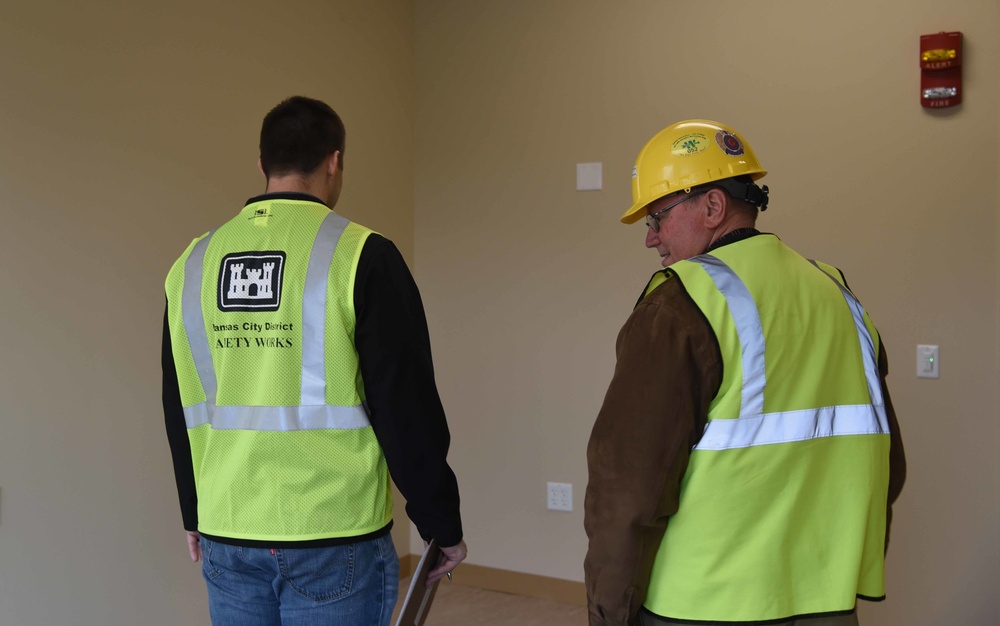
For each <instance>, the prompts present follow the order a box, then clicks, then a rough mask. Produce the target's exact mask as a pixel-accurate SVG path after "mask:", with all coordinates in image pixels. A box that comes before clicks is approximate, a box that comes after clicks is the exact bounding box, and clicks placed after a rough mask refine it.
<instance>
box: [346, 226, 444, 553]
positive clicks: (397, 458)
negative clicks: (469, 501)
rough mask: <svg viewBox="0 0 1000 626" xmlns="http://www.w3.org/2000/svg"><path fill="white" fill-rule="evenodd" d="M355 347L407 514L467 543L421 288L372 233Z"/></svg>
mask: <svg viewBox="0 0 1000 626" xmlns="http://www.w3.org/2000/svg"><path fill="white" fill-rule="evenodd" d="M354 299H355V311H356V315H357V325H356V330H355V340H354V341H355V347H356V348H357V350H358V357H359V359H360V365H361V376H362V379H363V380H364V388H365V396H366V401H367V403H368V408H369V411H370V413H371V422H372V427H373V429H374V430H375V436H376V437H377V438H378V441H379V445H381V447H382V451H383V453H384V454H385V458H386V462H387V463H388V466H389V472H390V474H391V475H392V479H393V482H395V483H396V486H397V487H398V488H399V491H400V493H402V494H403V497H404V498H405V499H406V513H407V515H408V516H409V518H410V519H411V520H412V521H413V523H414V524H415V525H416V526H417V530H418V531H419V532H420V536H421V537H423V538H424V539H425V540H429V539H436V540H437V541H438V543H439V544H440V545H442V546H445V547H447V546H453V545H455V544H457V543H459V542H460V541H461V540H462V520H461V515H460V513H459V494H458V482H457V481H456V479H455V474H454V472H452V470H451V467H450V466H449V465H448V460H447V456H448V448H449V445H450V443H451V436H450V433H449V431H448V423H447V421H446V418H445V413H444V408H443V407H442V406H441V400H440V398H439V397H438V391H437V386H436V385H435V383H434V368H433V364H432V361H431V346H430V336H429V333H428V330H427V320H426V317H425V316H424V309H423V303H422V302H421V300H420V293H419V292H418V291H417V285H416V283H415V282H414V281H413V276H412V275H411V274H410V271H409V269H408V268H407V266H406V262H405V261H404V260H403V257H402V255H400V253H399V250H397V249H396V246H395V245H394V244H393V243H392V242H391V241H389V240H387V239H385V238H383V237H381V236H379V235H374V234H373V235H370V236H369V237H368V240H367V241H366V242H365V246H364V249H363V250H362V252H361V258H360V260H359V264H358V271H357V278H356V281H355V292H354Z"/></svg>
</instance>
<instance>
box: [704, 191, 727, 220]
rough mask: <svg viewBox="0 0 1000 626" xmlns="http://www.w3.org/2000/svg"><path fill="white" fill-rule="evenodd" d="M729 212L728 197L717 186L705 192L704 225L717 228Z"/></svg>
mask: <svg viewBox="0 0 1000 626" xmlns="http://www.w3.org/2000/svg"><path fill="white" fill-rule="evenodd" d="M728 212H729V197H728V196H727V195H726V192H724V191H722V190H721V189H718V188H713V189H709V190H708V191H706V192H705V226H706V227H707V228H717V227H718V226H719V224H721V223H722V222H723V221H724V220H725V219H726V214H727V213H728Z"/></svg>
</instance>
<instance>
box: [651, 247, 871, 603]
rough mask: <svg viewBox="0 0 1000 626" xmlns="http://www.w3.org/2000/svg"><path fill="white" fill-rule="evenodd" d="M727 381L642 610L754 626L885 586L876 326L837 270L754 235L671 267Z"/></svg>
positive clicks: (663, 276)
mask: <svg viewBox="0 0 1000 626" xmlns="http://www.w3.org/2000/svg"><path fill="white" fill-rule="evenodd" d="M671 279H673V280H676V279H679V280H681V281H682V283H683V285H684V288H685V289H686V291H687V292H688V293H689V294H690V295H691V297H692V298H693V299H694V301H695V303H696V304H697V305H698V307H699V308H700V309H701V310H702V312H703V313H704V314H705V316H706V318H707V319H708V321H709V323H710V324H711V326H712V329H713V330H714V332H715V335H716V337H717V339H718V341H719V345H720V349H721V353H722V357H723V377H722V383H721V386H720V389H719V391H718V394H717V395H716V397H715V398H714V400H713V401H712V403H711V405H710V408H709V413H708V425H707V426H706V429H705V433H704V435H703V437H702V439H701V441H700V442H699V444H698V445H697V446H696V447H695V448H694V450H693V451H692V452H691V457H690V464H689V467H688V470H687V472H686V473H685V475H684V478H683V481H682V484H681V495H680V505H679V509H678V511H677V513H676V514H675V515H673V516H671V518H670V520H669V523H668V525H667V530H666V534H665V535H664V538H663V540H662V543H661V544H660V548H659V552H658V553H657V556H656V559H655V562H654V565H653V570H652V578H651V581H650V586H649V592H648V595H647V598H646V601H645V607H646V608H647V609H649V610H650V611H652V612H653V613H656V614H658V615H661V616H664V617H668V618H674V619H679V620H693V621H694V620H704V621H732V622H753V621H766V620H780V619H782V618H788V617H792V616H799V615H810V614H816V613H828V612H837V611H847V610H850V609H852V608H853V607H854V604H855V599H856V597H858V596H861V597H867V598H881V597H883V596H884V558H883V555H884V542H885V523H886V522H885V515H886V494H887V489H888V469H889V467H888V465H889V462H888V459H889V435H888V433H889V429H888V423H887V419H886V416H885V410H884V404H883V399H882V391H881V386H880V379H879V375H878V371H877V350H878V345H879V341H878V334H877V332H876V330H875V327H874V326H873V324H872V323H871V320H870V319H869V318H868V316H867V314H866V313H865V312H864V310H863V309H862V307H861V305H860V303H859V302H858V301H857V300H856V299H855V298H854V296H853V295H852V294H851V292H850V291H849V290H848V289H847V288H846V285H844V284H843V282H842V278H841V276H840V273H839V272H838V271H837V270H836V269H834V268H832V267H830V266H827V265H823V264H819V263H814V262H810V261H808V260H806V259H804V258H802V257H801V256H799V255H798V254H797V253H796V252H794V251H793V250H791V249H790V248H788V247H787V246H785V245H784V244H782V243H781V242H780V241H779V240H778V239H777V237H774V236H772V235H758V236H755V237H751V238H749V239H746V240H743V241H741V242H738V243H734V244H730V245H727V246H723V247H721V248H719V249H717V250H715V251H713V252H712V253H711V254H705V255H701V256H699V257H695V258H693V259H690V260H687V261H681V262H678V263H675V264H673V265H672V266H670V268H668V269H667V270H665V271H664V272H660V273H658V274H657V275H655V276H654V279H653V281H651V283H650V286H649V287H648V288H647V292H646V293H647V294H648V293H649V291H651V290H652V289H654V288H655V287H656V286H657V285H659V284H660V283H662V282H663V281H664V280H671Z"/></svg>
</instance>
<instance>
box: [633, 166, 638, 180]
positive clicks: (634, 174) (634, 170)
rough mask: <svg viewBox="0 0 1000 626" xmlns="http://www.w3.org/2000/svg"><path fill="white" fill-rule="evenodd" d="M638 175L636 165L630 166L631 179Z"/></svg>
mask: <svg viewBox="0 0 1000 626" xmlns="http://www.w3.org/2000/svg"><path fill="white" fill-rule="evenodd" d="M638 175H639V166H638V165H633V166H632V178H635V177H637V176H638Z"/></svg>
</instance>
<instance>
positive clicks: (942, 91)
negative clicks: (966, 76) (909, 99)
mask: <svg viewBox="0 0 1000 626" xmlns="http://www.w3.org/2000/svg"><path fill="white" fill-rule="evenodd" d="M961 102H962V33H945V32H940V33H938V34H936V35H921V36H920V104H921V105H923V106H925V107H927V108H929V109H943V108H945V107H953V106H955V105H956V104H960V103H961Z"/></svg>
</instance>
